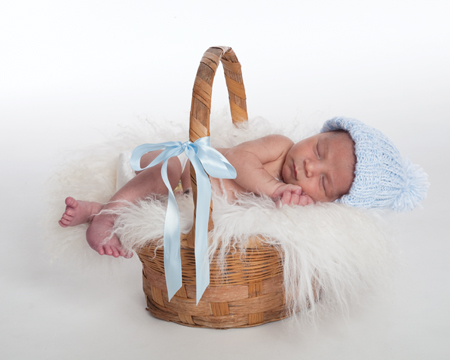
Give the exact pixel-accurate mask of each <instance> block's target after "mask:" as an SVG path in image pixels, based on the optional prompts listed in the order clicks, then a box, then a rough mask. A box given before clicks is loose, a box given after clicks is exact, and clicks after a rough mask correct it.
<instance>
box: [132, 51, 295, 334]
mask: <svg viewBox="0 0 450 360" xmlns="http://www.w3.org/2000/svg"><path fill="white" fill-rule="evenodd" d="M220 62H222V65H223V68H224V72H225V79H226V84H227V88H228V93H229V100H230V108H231V117H232V120H233V123H234V124H237V123H240V122H243V121H247V119H248V117H247V104H246V97H245V89H244V84H243V80H242V72H241V65H240V63H239V61H238V59H237V57H236V55H235V53H234V51H233V50H232V49H231V48H229V47H211V48H209V49H208V50H207V51H206V52H205V53H204V55H203V57H202V60H201V62H200V66H199V68H198V71H197V76H196V78H195V83H194V89H193V94H192V106H191V115H190V129H189V138H190V141H192V142H194V141H196V140H197V139H199V138H201V137H205V136H209V135H210V132H209V125H210V109H211V93H212V84H213V80H214V76H215V73H216V70H217V67H218V66H219V63H220ZM191 180H192V188H193V192H194V199H196V197H197V185H196V184H197V183H196V178H195V172H194V170H193V168H192V166H191ZM211 210H212V205H211ZM212 227H213V223H212V220H211V216H210V221H209V229H210V230H211V229H212ZM194 230H195V229H194V228H193V229H192V230H191V232H190V233H189V234H182V235H181V239H180V240H181V261H182V271H183V285H182V287H181V288H180V290H179V291H178V292H177V293H176V294H175V296H174V297H173V298H172V299H171V301H170V302H169V301H168V295H167V288H166V280H165V276H164V250H163V249H162V248H159V249H157V248H156V247H155V246H152V245H149V246H147V247H144V248H141V249H139V250H138V251H137V254H138V256H139V258H140V260H141V262H142V265H143V283H144V293H145V295H146V299H147V310H148V311H149V312H150V313H151V314H152V315H153V316H155V317H157V318H159V319H163V320H167V321H173V322H175V323H178V324H182V325H187V326H195V327H210V328H218V329H225V328H237V327H249V326H255V325H261V324H265V323H268V322H272V321H277V320H280V319H283V318H286V317H287V316H288V311H287V307H286V300H285V296H284V288H283V266H282V258H281V256H282V255H281V254H280V253H279V252H278V251H277V250H276V249H275V248H274V247H272V246H268V245H266V244H264V242H262V241H261V239H262V238H258V237H254V238H252V239H250V240H249V244H250V245H249V246H248V247H247V248H246V252H245V254H242V253H240V252H235V253H228V254H227V255H226V265H225V271H220V270H221V269H220V268H219V265H218V263H217V261H216V260H215V259H213V260H212V262H211V265H210V278H211V280H210V285H209V286H208V288H207V289H206V291H205V292H204V294H203V297H202V298H201V300H200V301H199V303H198V305H196V290H195V284H196V282H195V254H194V246H195V244H194Z"/></svg>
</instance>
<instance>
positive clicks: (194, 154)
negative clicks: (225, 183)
mask: <svg viewBox="0 0 450 360" xmlns="http://www.w3.org/2000/svg"><path fill="white" fill-rule="evenodd" d="M161 149H164V150H163V152H161V153H160V154H159V155H158V156H157V157H156V158H155V159H154V160H153V161H152V162H151V163H150V164H149V165H147V166H146V167H145V168H143V169H142V168H141V166H140V159H141V157H142V155H144V154H146V153H148V152H150V151H154V150H161ZM183 152H185V153H186V156H187V157H188V158H189V160H190V161H191V164H192V165H193V167H194V170H195V174H196V176H197V189H198V191H197V209H196V216H195V267H196V274H195V275H196V283H197V304H198V302H199V301H200V299H201V297H202V295H203V292H204V291H205V290H206V288H207V287H208V285H209V260H208V259H207V256H206V254H207V248H208V220H209V205H210V202H211V183H210V181H209V177H208V175H207V173H208V174H209V175H210V176H213V177H215V178H221V179H234V178H236V170H235V169H234V168H233V166H232V165H231V164H230V163H229V162H228V160H227V159H226V158H225V157H224V156H223V155H222V154H221V153H219V152H218V151H217V150H215V149H213V148H212V147H211V146H210V140H209V137H203V138H200V139H198V140H197V141H196V142H194V143H192V142H190V141H186V142H184V143H181V142H179V141H168V142H162V143H159V144H143V145H140V146H138V147H136V148H135V149H134V150H133V153H132V155H131V159H130V164H131V167H132V168H133V169H134V170H135V171H141V170H144V169H147V168H149V167H152V166H155V165H157V164H159V163H160V162H161V161H163V165H162V168H161V177H162V179H163V181H164V184H165V185H166V187H167V189H168V190H169V198H168V203H167V212H166V219H165V223H164V269H165V273H166V285H167V292H168V296H169V301H170V299H171V298H172V297H173V296H174V295H175V293H176V292H177V291H178V289H180V287H181V285H182V276H181V275H182V273H181V256H180V213H179V210H178V205H177V202H176V200H175V196H174V194H173V191H172V187H171V186H170V183H169V179H168V177H167V163H168V161H169V159H170V158H171V157H174V156H178V155H180V154H182V153H183Z"/></svg>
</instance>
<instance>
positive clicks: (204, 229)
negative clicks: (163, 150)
mask: <svg viewBox="0 0 450 360" xmlns="http://www.w3.org/2000/svg"><path fill="white" fill-rule="evenodd" d="M186 153H187V155H188V157H189V159H190V161H191V164H192V165H193V166H194V169H195V174H196V176H197V186H198V189H201V191H198V192H197V209H196V216H195V273H196V274H195V275H196V283H197V286H196V290H197V291H196V293H197V304H198V302H199V301H200V299H201V297H202V295H203V293H204V292H205V290H206V288H207V287H208V285H209V280H210V275H209V260H208V258H207V250H208V222H209V206H210V203H211V183H210V181H209V177H208V175H207V174H206V173H205V171H204V170H203V166H202V164H201V163H200V161H199V159H198V158H197V157H196V156H195V155H194V156H189V155H190V154H189V151H186Z"/></svg>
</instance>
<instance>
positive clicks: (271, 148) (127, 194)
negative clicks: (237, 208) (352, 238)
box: [59, 117, 428, 258]
mask: <svg viewBox="0 0 450 360" xmlns="http://www.w3.org/2000/svg"><path fill="white" fill-rule="evenodd" d="M217 150H218V151H219V152H220V153H221V154H222V155H223V156H225V158H226V159H227V160H228V161H229V162H230V163H231V165H233V167H234V168H235V169H236V172H237V176H236V178H235V179H216V178H211V185H212V189H213V191H215V192H217V193H225V194H226V195H227V197H228V198H229V199H233V198H234V197H235V195H236V194H237V193H254V194H256V195H265V196H268V197H270V198H272V199H273V200H274V201H275V202H276V203H277V204H278V205H279V206H283V205H290V206H307V205H311V204H314V203H317V202H333V201H334V202H339V203H342V204H347V205H350V206H356V207H363V208H390V209H393V210H395V211H406V210H412V209H413V208H414V207H416V206H417V205H419V203H420V202H421V201H422V200H423V199H424V198H425V196H426V192H427V189H428V183H427V176H426V174H425V173H424V172H423V170H422V169H421V168H419V167H418V166H416V165H412V164H411V163H410V162H409V161H404V160H403V159H402V157H401V155H400V153H399V151H398V150H397V148H396V147H395V146H394V144H393V143H392V142H391V141H390V140H389V139H388V138H387V137H386V136H384V135H383V134H382V133H381V132H379V131H378V130H375V129H373V128H371V127H369V126H367V125H365V124H363V123H362V122H360V121H358V120H354V119H349V118H343V117H336V118H333V119H331V120H328V121H327V122H325V124H324V126H323V128H322V130H321V132H320V133H319V134H317V135H314V136H311V137H309V138H306V139H304V140H302V141H300V142H298V143H296V144H294V143H293V142H292V141H291V140H290V139H288V138H287V137H285V136H282V135H269V136H266V137H263V138H260V139H257V140H253V141H248V142H244V143H242V144H239V145H237V146H234V147H232V148H219V149H217ZM160 152H161V151H152V152H148V153H147V154H145V155H143V156H142V157H141V163H140V166H141V168H144V167H146V166H147V165H149V164H150V163H151V162H152V161H153V160H154V159H155V158H156V157H157V156H158V154H159V153H160ZM180 159H181V161H180ZM185 159H186V157H182V156H180V157H172V158H170V159H169V161H168V166H167V174H168V180H169V182H170V185H171V187H172V189H174V188H176V187H177V186H178V184H179V182H181V184H182V187H183V189H184V190H185V191H189V189H190V187H191V185H190V176H189V161H188V160H187V161H185ZM161 166H162V164H161V163H160V164H159V165H156V166H153V167H150V168H147V169H145V170H142V171H139V172H136V176H135V177H134V178H132V179H131V180H130V181H129V182H128V183H126V184H125V185H124V186H123V187H122V188H121V189H119V190H118V191H117V193H116V194H114V196H113V197H112V198H111V199H110V201H109V202H108V203H106V204H100V203H97V202H89V201H81V200H76V199H74V198H72V197H68V198H66V200H65V203H66V210H65V212H64V214H63V215H62V217H61V220H60V221H59V224H60V225H61V226H62V227H67V226H76V225H79V224H83V223H89V227H88V229H87V232H86V239H87V242H88V244H89V245H90V246H91V248H92V249H94V250H95V251H97V252H98V253H99V254H100V255H111V256H114V257H119V256H123V257H125V258H130V257H131V256H132V253H131V252H127V251H126V250H125V249H123V247H122V245H121V243H120V240H119V238H118V237H117V236H116V235H114V234H111V230H112V228H113V225H114V220H115V216H114V215H111V214H104V213H101V211H102V210H113V209H117V208H118V207H121V206H126V205H125V203H124V200H125V201H128V202H135V201H137V200H139V199H143V198H146V197H148V196H150V195H165V194H167V191H168V190H167V187H166V185H165V184H164V182H163V179H162V177H161Z"/></svg>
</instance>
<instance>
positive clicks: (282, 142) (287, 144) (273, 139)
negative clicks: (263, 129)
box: [261, 134, 294, 148]
mask: <svg viewBox="0 0 450 360" xmlns="http://www.w3.org/2000/svg"><path fill="white" fill-rule="evenodd" d="M261 140H262V141H263V142H265V143H266V144H267V145H269V146H272V147H279V148H291V147H292V146H293V145H294V142H293V141H292V140H291V139H289V138H288V137H287V136H284V135H279V134H273V135H267V136H265V137H263V138H261Z"/></svg>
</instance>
